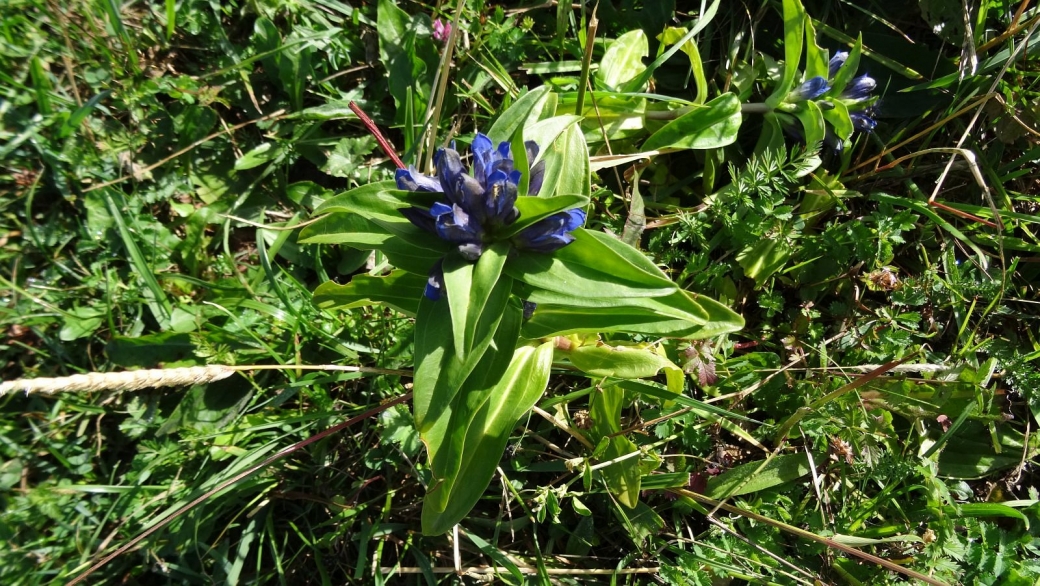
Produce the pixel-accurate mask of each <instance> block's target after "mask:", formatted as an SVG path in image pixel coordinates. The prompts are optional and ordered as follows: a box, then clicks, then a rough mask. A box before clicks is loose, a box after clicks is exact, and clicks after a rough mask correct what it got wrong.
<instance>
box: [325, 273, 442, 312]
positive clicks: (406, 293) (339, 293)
mask: <svg viewBox="0 0 1040 586" xmlns="http://www.w3.org/2000/svg"><path fill="white" fill-rule="evenodd" d="M425 287H426V277H423V276H422V275H417V274H415V273H409V272H407V271H403V270H397V271H394V272H392V273H390V274H389V275H387V276H385V277H373V276H371V275H356V276H354V277H353V278H351V279H350V282H349V283H347V284H345V285H340V284H338V283H336V282H335V281H328V282H325V283H322V284H321V285H318V288H317V289H315V290H314V303H316V304H317V305H318V307H321V308H322V309H350V308H352V307H365V306H368V305H373V304H376V303H382V304H384V305H387V306H389V307H392V308H394V309H396V310H397V311H400V312H401V313H404V314H406V315H411V316H414V315H415V314H416V313H417V312H418V311H419V298H420V297H422V294H423V289H424V288H425Z"/></svg>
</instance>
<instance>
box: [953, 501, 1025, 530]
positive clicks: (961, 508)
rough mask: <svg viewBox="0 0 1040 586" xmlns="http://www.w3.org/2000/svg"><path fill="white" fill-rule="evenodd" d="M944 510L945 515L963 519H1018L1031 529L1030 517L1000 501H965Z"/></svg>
mask: <svg viewBox="0 0 1040 586" xmlns="http://www.w3.org/2000/svg"><path fill="white" fill-rule="evenodd" d="M942 511H943V515H944V516H947V517H952V518H955V519H963V518H965V517H968V518H975V519H985V518H989V517H1003V518H1006V519H1017V520H1019V521H1022V522H1023V523H1025V526H1026V529H1029V517H1026V516H1025V515H1024V514H1023V513H1022V512H1021V511H1019V510H1018V509H1015V508H1012V507H1009V506H1007V505H1002V504H1000V503H964V504H957V505H947V506H945V507H943V508H942Z"/></svg>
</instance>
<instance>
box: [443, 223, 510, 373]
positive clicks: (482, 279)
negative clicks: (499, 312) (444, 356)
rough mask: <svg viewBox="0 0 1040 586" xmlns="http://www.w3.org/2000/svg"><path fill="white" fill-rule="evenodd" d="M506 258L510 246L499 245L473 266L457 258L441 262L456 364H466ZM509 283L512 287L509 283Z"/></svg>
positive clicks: (453, 256) (492, 247) (450, 256)
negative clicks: (464, 362)
mask: <svg viewBox="0 0 1040 586" xmlns="http://www.w3.org/2000/svg"><path fill="white" fill-rule="evenodd" d="M508 254H509V245H508V244H507V243H504V242H499V243H497V244H495V245H493V246H491V247H490V248H488V249H487V250H485V251H484V253H483V254H482V255H480V259H479V260H477V262H476V263H472V262H469V261H467V260H465V259H463V258H462V257H460V256H459V255H457V254H450V255H448V256H447V257H446V258H445V259H444V287H445V289H446V290H447V297H448V307H450V308H451V324H452V332H453V333H454V341H455V354H456V355H457V356H458V358H459V360H462V361H465V360H466V359H467V357H468V356H469V354H470V352H472V351H473V343H474V336H475V335H476V331H477V324H478V323H479V322H480V319H481V314H482V313H483V312H484V311H486V310H487V306H488V300H489V299H488V298H489V297H490V296H491V294H492V292H493V291H494V290H495V288H496V286H497V285H498V281H499V278H500V277H501V276H502V267H504V266H505V264H506V256H507V255H508ZM508 281H509V283H508V284H509V285H510V286H512V279H508ZM492 309H494V308H492Z"/></svg>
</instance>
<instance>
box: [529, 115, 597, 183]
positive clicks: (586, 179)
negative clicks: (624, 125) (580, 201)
mask: <svg viewBox="0 0 1040 586" xmlns="http://www.w3.org/2000/svg"><path fill="white" fill-rule="evenodd" d="M539 146H540V148H541V149H542V153H543V154H542V155H541V159H542V160H543V161H545V176H544V179H543V180H542V189H541V191H539V192H538V195H539V196H540V197H550V196H553V195H556V194H578V195H584V196H589V195H590V194H591V193H592V186H591V183H590V173H589V149H588V146H587V145H586V144H585V135H584V134H583V133H582V131H581V128H580V127H579V126H577V125H571V126H568V127H567V128H566V129H565V130H563V131H562V133H561V134H560V135H559V136H558V137H557V138H556V140H555V141H554V142H552V143H551V144H549V145H548V146H546V145H543V144H539Z"/></svg>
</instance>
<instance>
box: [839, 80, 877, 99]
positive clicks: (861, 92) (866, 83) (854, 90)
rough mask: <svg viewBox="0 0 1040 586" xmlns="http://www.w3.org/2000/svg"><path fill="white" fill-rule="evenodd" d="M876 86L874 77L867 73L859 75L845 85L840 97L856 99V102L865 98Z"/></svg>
mask: <svg viewBox="0 0 1040 586" xmlns="http://www.w3.org/2000/svg"><path fill="white" fill-rule="evenodd" d="M876 87H877V82H876V81H874V78H872V77H870V76H869V75H861V76H859V77H857V78H855V79H853V80H852V82H850V83H849V85H847V86H845V89H844V90H843V91H842V92H841V97H842V99H845V100H856V101H857V102H858V101H861V100H866V99H867V98H869V97H870V93H871V92H873V91H874V88H876Z"/></svg>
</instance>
